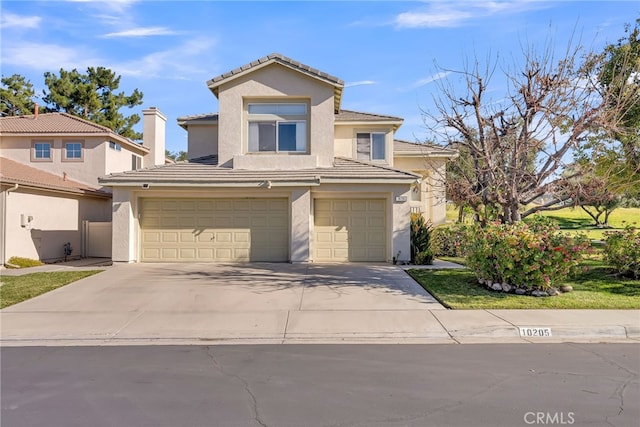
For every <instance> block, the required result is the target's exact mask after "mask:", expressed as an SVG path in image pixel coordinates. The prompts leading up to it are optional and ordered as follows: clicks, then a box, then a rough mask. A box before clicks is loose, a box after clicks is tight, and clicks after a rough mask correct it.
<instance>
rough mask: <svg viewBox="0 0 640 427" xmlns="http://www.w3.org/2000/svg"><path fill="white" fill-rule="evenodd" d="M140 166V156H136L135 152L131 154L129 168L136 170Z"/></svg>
mask: <svg viewBox="0 0 640 427" xmlns="http://www.w3.org/2000/svg"><path fill="white" fill-rule="evenodd" d="M140 168H142V157H140V156H136V155H135V154H132V155H131V170H132V171H136V170H138V169H140Z"/></svg>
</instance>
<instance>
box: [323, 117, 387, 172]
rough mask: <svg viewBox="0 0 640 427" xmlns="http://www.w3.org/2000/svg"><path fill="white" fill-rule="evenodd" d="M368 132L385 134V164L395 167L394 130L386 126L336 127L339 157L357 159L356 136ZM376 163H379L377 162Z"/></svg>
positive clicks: (335, 143) (336, 150)
mask: <svg viewBox="0 0 640 427" xmlns="http://www.w3.org/2000/svg"><path fill="white" fill-rule="evenodd" d="M366 132H384V133H385V148H386V153H385V158H386V161H385V162H380V163H384V164H385V165H387V166H391V167H393V166H394V164H393V163H394V158H393V134H394V133H393V128H391V127H389V126H384V125H357V126H354V125H337V126H336V127H335V141H334V147H335V148H334V150H335V155H336V156H339V157H347V158H350V159H355V158H356V134H357V133H366ZM376 163H378V162H377V161H376Z"/></svg>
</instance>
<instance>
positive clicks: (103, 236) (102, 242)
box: [82, 221, 111, 258]
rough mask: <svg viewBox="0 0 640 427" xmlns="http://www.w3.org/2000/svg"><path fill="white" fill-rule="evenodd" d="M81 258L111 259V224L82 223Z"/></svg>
mask: <svg viewBox="0 0 640 427" xmlns="http://www.w3.org/2000/svg"><path fill="white" fill-rule="evenodd" d="M82 257H84V258H111V223H110V222H92V221H82Z"/></svg>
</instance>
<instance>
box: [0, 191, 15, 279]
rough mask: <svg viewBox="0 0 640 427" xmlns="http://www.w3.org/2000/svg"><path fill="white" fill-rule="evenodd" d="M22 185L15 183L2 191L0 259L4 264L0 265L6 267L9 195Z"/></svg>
mask: <svg viewBox="0 0 640 427" xmlns="http://www.w3.org/2000/svg"><path fill="white" fill-rule="evenodd" d="M18 187H20V185H19V184H14V185H13V187H10V188H7V189H6V190H5V191H3V192H2V242H0V245H1V246H0V259H2V264H0V267H4V265H5V262H6V261H7V259H6V255H5V254H6V252H5V251H6V249H7V195H8V194H9V193H11V192H12V191H16V190H17V189H18Z"/></svg>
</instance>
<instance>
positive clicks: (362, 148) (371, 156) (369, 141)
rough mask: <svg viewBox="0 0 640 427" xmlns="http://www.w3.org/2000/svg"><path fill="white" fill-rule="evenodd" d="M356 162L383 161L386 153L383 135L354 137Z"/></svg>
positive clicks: (365, 134) (368, 134)
mask: <svg viewBox="0 0 640 427" xmlns="http://www.w3.org/2000/svg"><path fill="white" fill-rule="evenodd" d="M356 143H357V148H356V151H357V153H356V154H357V155H356V158H357V159H358V160H384V159H385V157H386V156H385V152H386V144H385V134H384V133H359V134H357V135H356Z"/></svg>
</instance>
